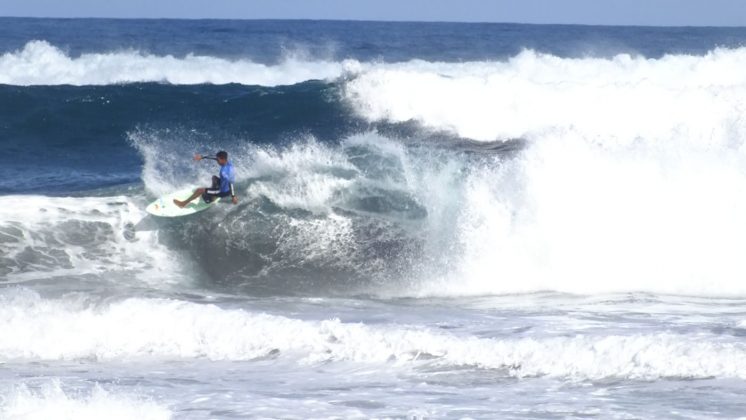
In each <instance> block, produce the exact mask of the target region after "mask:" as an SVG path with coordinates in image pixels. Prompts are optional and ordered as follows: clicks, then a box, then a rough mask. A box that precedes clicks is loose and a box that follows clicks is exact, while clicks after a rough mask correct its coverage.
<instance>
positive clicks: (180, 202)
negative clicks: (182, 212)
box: [174, 198, 187, 209]
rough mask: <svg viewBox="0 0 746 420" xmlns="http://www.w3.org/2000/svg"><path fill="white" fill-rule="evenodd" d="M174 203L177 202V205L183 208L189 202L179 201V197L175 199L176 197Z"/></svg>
mask: <svg viewBox="0 0 746 420" xmlns="http://www.w3.org/2000/svg"><path fill="white" fill-rule="evenodd" d="M174 204H176V206H177V207H179V208H180V209H183V208H184V206H186V205H187V203H185V202H183V201H179V200H177V199H175V198H174Z"/></svg>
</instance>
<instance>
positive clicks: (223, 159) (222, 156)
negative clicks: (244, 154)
mask: <svg viewBox="0 0 746 420" xmlns="http://www.w3.org/2000/svg"><path fill="white" fill-rule="evenodd" d="M215 157H216V158H217V159H218V163H219V164H221V165H225V164H226V163H228V152H224V151H222V150H221V151H219V152H217V153H216V154H215Z"/></svg>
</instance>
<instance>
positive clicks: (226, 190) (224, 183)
mask: <svg viewBox="0 0 746 420" xmlns="http://www.w3.org/2000/svg"><path fill="white" fill-rule="evenodd" d="M234 182H236V171H235V170H234V169H233V164H232V163H230V162H228V163H226V164H225V165H223V166H221V167H220V177H217V176H213V177H212V188H208V189H206V190H205V193H204V194H202V198H203V199H204V200H205V202H206V203H209V202H211V201H212V200H213V199H215V197H227V196H229V195H230V196H231V197H232V196H234V195H236V194H235V193H234V192H233V183H234Z"/></svg>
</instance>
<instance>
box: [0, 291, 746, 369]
mask: <svg viewBox="0 0 746 420" xmlns="http://www.w3.org/2000/svg"><path fill="white" fill-rule="evenodd" d="M2 300H3V301H2V303H3V304H2V306H0V321H2V323H1V324H0V325H2V327H0V332H2V334H0V359H5V360H9V359H42V360H59V359H79V358H86V359H87V358H97V359H103V360H107V359H128V358H143V357H146V358H150V357H156V358H179V359H183V358H207V359H211V360H251V359H254V358H258V357H265V356H269V355H273V354H276V353H278V352H279V353H278V354H279V357H289V358H291V360H297V362H298V363H300V364H304V365H305V364H309V363H310V364H315V363H326V362H339V361H347V362H355V363H394V364H395V365H398V366H401V367H406V366H409V365H412V364H417V363H427V364H435V365H437V366H450V367H458V366H475V367H478V368H484V369H502V370H504V372H505V374H506V375H508V376H516V377H526V376H550V377H568V378H569V377H571V378H580V379H600V378H607V377H620V378H629V379H651V378H658V377H685V378H704V377H711V376H714V377H737V378H746V346H744V344H743V343H741V342H731V341H723V340H722V338H718V337H715V336H712V337H710V339H708V340H703V339H702V337H701V336H699V335H697V336H694V335H693V336H686V335H673V334H666V333H654V334H632V335H593V334H589V335H577V336H573V337H565V336H560V337H551V336H549V337H542V338H503V339H499V338H493V339H487V338H478V337H476V336H459V335H454V334H448V333H443V332H440V331H431V330H429V329H427V328H418V327H408V326H395V325H394V326H368V325H364V324H350V323H343V322H340V321H339V320H328V321H321V322H318V321H304V320H299V319H293V318H287V317H282V316H271V315H266V314H262V313H252V312H247V311H244V310H226V309H221V308H219V307H217V306H214V305H200V304H194V303H188V302H183V301H178V300H168V299H127V300H124V301H121V302H116V303H110V304H106V305H103V306H89V305H85V304H82V305H81V303H80V302H70V301H65V300H45V299H41V298H40V297H39V296H38V295H36V294H34V293H33V292H30V291H23V290H20V291H16V292H13V293H8V292H6V293H5V294H4V295H3V299H2ZM420 359H423V360H427V361H426V362H420V361H419V360H420ZM392 361H393V362H392Z"/></svg>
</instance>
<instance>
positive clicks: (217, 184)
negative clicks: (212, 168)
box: [174, 150, 238, 208]
mask: <svg viewBox="0 0 746 420" xmlns="http://www.w3.org/2000/svg"><path fill="white" fill-rule="evenodd" d="M202 159H210V160H215V161H217V162H218V165H220V176H219V177H217V176H214V175H213V177H212V187H210V188H197V189H196V190H194V194H192V196H191V197H189V198H187V199H186V200H184V201H179V200H177V199H174V204H176V205H177V206H179V207H181V208H183V207H184V206H186V205H187V204H189V203H190V202H191V201H192V200H194V199H195V198H197V197H199V196H200V195H201V196H202V199H204V200H205V203H210V202H212V200H214V199H215V198H217V197H227V196H229V195H230V196H231V197H232V201H233V204H238V197H236V193H235V192H234V190H233V183H234V182H235V181H236V173H235V171H234V170H233V164H232V163H230V162H229V161H228V153H227V152H224V151H222V150H221V151H219V152H218V153H216V154H215V157H214V158H213V157H209V156H202V155H200V154H199V153H197V154H195V155H194V160H196V161H200V160H202Z"/></svg>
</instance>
